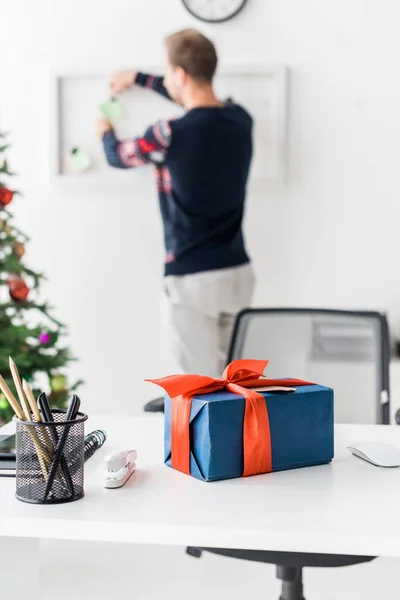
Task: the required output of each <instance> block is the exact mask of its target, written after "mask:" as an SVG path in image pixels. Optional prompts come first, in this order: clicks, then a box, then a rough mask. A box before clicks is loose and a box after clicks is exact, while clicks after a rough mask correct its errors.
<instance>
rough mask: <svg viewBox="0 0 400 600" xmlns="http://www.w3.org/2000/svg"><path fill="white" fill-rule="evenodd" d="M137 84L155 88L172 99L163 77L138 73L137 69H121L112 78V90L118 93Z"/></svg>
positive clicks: (151, 88) (165, 96) (154, 89)
mask: <svg viewBox="0 0 400 600" xmlns="http://www.w3.org/2000/svg"><path fill="white" fill-rule="evenodd" d="M135 84H136V85H140V86H142V87H145V88H148V89H150V90H153V91H154V92H157V93H158V94H161V96H164V98H167V99H168V100H172V98H171V97H170V95H169V94H168V92H167V90H166V88H165V86H164V78H163V77H159V76H156V75H150V74H148V73H140V72H138V73H136V72H135V71H121V72H120V73H115V74H114V75H113V76H112V77H111V80H110V87H111V92H112V93H113V94H117V95H118V94H122V93H123V92H126V91H127V90H129V89H130V88H131V87H132V86H133V85H135Z"/></svg>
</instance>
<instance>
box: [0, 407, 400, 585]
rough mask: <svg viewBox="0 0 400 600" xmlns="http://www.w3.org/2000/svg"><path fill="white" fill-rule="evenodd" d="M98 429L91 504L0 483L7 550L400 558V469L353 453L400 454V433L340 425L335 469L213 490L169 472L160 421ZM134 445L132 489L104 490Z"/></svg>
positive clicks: (106, 422) (89, 481) (89, 480)
mask: <svg viewBox="0 0 400 600" xmlns="http://www.w3.org/2000/svg"><path fill="white" fill-rule="evenodd" d="M97 427H102V428H104V429H105V430H106V431H107V432H108V441H107V444H106V446H105V447H104V448H103V449H102V450H101V451H99V452H97V454H96V455H95V456H94V457H93V458H92V459H91V460H90V461H89V462H88V463H87V465H86V485H85V489H86V496H85V498H84V499H82V500H79V501H77V502H74V503H71V504H64V505H57V506H32V505H29V504H24V503H22V502H19V501H17V500H16V499H15V498H14V488H15V481H14V479H12V478H0V542H1V541H3V543H2V544H0V552H1V549H2V548H3V549H4V548H5V546H6V543H7V544H10V543H11V540H10V539H9V538H14V544H15V546H14V548H15V552H17V551H18V553H19V555H20V556H21V552H23V548H24V547H27V548H29V552H30V553H32V551H33V550H34V549H35V544H36V543H38V540H39V539H44V538H48V539H57V540H82V541H83V540H90V541H96V540H100V541H105V542H127V543H132V544H164V545H179V546H186V545H190V546H208V547H226V548H243V549H260V550H282V551H296V552H316V553H333V554H354V555H357V554H361V555H371V556H392V557H400V519H399V512H398V503H399V499H400V469H379V468H376V467H373V466H372V465H370V464H368V463H366V462H364V461H361V460H360V459H357V458H355V457H353V456H352V455H350V453H349V452H348V451H347V450H346V445H347V444H348V443H352V442H353V443H354V442H357V441H382V442H390V443H393V444H395V445H397V446H399V447H400V427H391V426H343V425H342V426H337V429H336V458H335V460H334V462H333V463H332V464H331V465H325V466H320V467H313V468H308V469H300V470H295V471H286V472H281V473H271V474H267V475H260V476H256V477H251V478H246V479H232V480H227V481H221V482H213V483H205V482H202V481H199V480H197V479H194V478H191V477H188V476H186V475H183V474H181V473H178V472H176V471H174V470H172V469H169V468H167V467H166V466H164V464H163V421H162V418H161V417H159V416H149V417H143V418H125V419H121V418H113V417H104V418H100V417H99V418H92V419H90V420H89V422H88V425H87V429H88V430H91V429H94V428H97ZM130 446H133V447H135V448H136V449H137V450H138V467H139V470H138V471H137V472H136V473H135V474H134V475H133V476H132V478H131V479H130V481H129V482H128V484H126V485H125V487H124V488H121V489H119V490H106V489H104V488H103V487H102V484H103V464H102V461H103V458H104V455H105V454H106V453H107V452H109V450H110V449H111V448H112V447H119V448H121V447H130ZM2 537H4V538H5V539H4V540H1V538H2ZM15 538H25V539H21V540H20V542H18V541H16V540H15ZM26 538H30V540H29V539H26ZM7 547H8V548H10V546H7ZM8 554H9V555H10V551H8ZM31 556H32V554H31ZM10 560H11V559H10ZM0 569H1V561H0ZM0 575H1V574H0ZM30 590H31V588H30Z"/></svg>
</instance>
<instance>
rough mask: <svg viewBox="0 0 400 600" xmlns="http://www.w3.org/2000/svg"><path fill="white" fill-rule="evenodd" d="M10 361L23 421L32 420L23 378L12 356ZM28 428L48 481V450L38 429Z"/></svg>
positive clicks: (44, 475)
mask: <svg viewBox="0 0 400 600" xmlns="http://www.w3.org/2000/svg"><path fill="white" fill-rule="evenodd" d="M9 363H10V370H11V375H12V377H13V380H14V383H15V387H16V388H17V393H18V397H19V400H20V402H21V405H22V410H23V413H24V415H25V418H24V419H22V421H30V420H31V419H32V417H31V413H30V410H29V407H28V404H27V401H26V399H25V394H24V390H23V389H22V383H21V379H20V376H19V373H18V369H17V365H16V364H15V362H14V361H13V359H12V358H11V356H10V357H9ZM27 430H28V431H29V434H30V436H31V438H32V441H33V443H34V446H35V448H36V454H37V457H38V459H39V463H40V468H41V470H42V473H43V477H44V479H45V480H46V481H47V476H48V471H47V464H46V460H47V456H46V452H45V450H44V449H43V446H42V444H41V441H40V439H39V438H38V436H37V433H36V431H35V430H34V429H33V428H30V427H27Z"/></svg>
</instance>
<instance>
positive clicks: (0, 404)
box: [0, 393, 8, 410]
mask: <svg viewBox="0 0 400 600" xmlns="http://www.w3.org/2000/svg"><path fill="white" fill-rule="evenodd" d="M7 408H8V402H7V398H6V397H5V395H4V394H1V393H0V410H6V409H7Z"/></svg>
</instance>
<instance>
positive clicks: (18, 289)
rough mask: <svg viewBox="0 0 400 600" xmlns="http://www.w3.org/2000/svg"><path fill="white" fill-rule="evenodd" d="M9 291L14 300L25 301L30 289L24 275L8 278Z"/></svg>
mask: <svg viewBox="0 0 400 600" xmlns="http://www.w3.org/2000/svg"><path fill="white" fill-rule="evenodd" d="M8 291H9V293H10V297H11V298H12V300H14V302H25V301H26V299H27V298H28V296H29V292H30V289H29V288H28V286H27V285H26V283H25V281H24V280H23V279H22V277H17V276H15V277H12V278H10V279H9V280H8Z"/></svg>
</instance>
